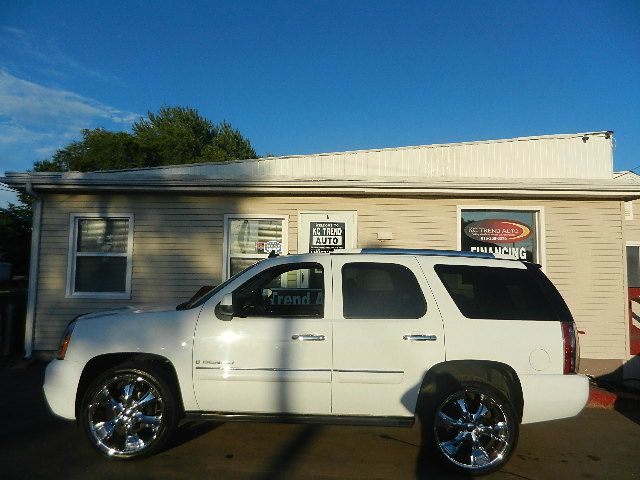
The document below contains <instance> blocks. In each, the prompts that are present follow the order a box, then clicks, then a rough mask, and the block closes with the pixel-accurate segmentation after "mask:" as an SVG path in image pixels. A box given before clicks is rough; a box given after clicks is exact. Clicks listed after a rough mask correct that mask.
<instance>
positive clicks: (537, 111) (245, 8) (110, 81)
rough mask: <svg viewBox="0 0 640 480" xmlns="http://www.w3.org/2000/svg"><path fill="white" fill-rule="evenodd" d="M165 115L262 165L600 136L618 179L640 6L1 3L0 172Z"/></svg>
mask: <svg viewBox="0 0 640 480" xmlns="http://www.w3.org/2000/svg"><path fill="white" fill-rule="evenodd" d="M163 105H170V106H189V107H192V108H196V109H197V110H198V111H199V112H200V114H201V115H203V116H205V117H207V118H209V119H210V120H212V121H214V122H220V121H223V120H225V121H228V122H230V123H231V124H232V125H233V126H234V127H236V128H238V129H239V130H240V131H241V132H242V133H243V134H244V135H245V136H246V137H248V138H249V139H250V140H251V142H252V144H253V146H254V148H255V149H256V151H257V152H258V154H259V155H265V154H273V155H289V154H307V153H319V152H332V151H344V150H356V149H370V148H383V147H398V146H407V145H425V144H433V143H450V142H460V141H474V140H489V139H500V138H512V137H519V136H534V135H546V134H558V133H577V132H591V131H603V130H613V131H614V132H615V134H614V139H615V142H616V147H615V150H614V168H615V169H616V170H626V169H631V168H634V167H638V166H640V135H639V134H638V133H637V132H640V1H635V0H632V1H618V2H608V1H598V2H594V1H580V2H571V1H566V2H557V1H548V2H547V1H541V2H524V1H485V2H481V1H451V2H449V1H447V2H442V1H433V2H432V1H416V2H412V1H407V2H396V1H344V0H342V1H336V2H330V1H319V0H318V1H304V0H301V1H289V2H280V1H238V0H235V1H228V2H222V1H189V2H176V1H173V0H172V1H161V0H157V1H154V2H148V1H145V2H143V1H132V0H129V1H126V2H122V1H117V0H110V1H108V2H105V1H104V0H101V1H92V0H85V1H83V2H77V1H72V2H67V1H63V0H57V1H56V2H42V1H38V2H36V1H30V0H0V174H1V173H2V172H4V171H25V170H28V169H30V168H31V167H32V166H33V163H34V161H38V160H43V159H46V158H49V157H50V156H51V155H52V154H53V153H54V152H55V151H56V150H57V149H58V148H61V147H63V146H64V145H66V144H68V143H69V142H71V141H73V140H77V139H79V138H80V131H81V129H83V128H96V127H103V128H106V129H109V130H125V131H127V130H129V129H130V127H131V124H132V122H134V121H135V120H136V119H138V118H140V117H141V116H144V115H145V114H146V113H147V112H149V111H152V112H155V111H157V110H158V109H159V108H160V107H161V106H163ZM639 171H640V169H639ZM3 188H4V187H1V186H0V205H3V204H4V203H5V202H6V201H7V200H11V199H12V197H11V194H9V193H8V192H6V191H5V190H3Z"/></svg>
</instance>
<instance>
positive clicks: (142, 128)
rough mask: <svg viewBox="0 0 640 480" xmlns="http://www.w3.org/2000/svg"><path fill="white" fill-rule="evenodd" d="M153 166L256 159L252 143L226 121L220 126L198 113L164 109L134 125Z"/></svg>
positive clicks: (134, 130) (180, 108) (169, 108)
mask: <svg viewBox="0 0 640 480" xmlns="http://www.w3.org/2000/svg"><path fill="white" fill-rule="evenodd" d="M133 135H134V137H135V138H136V140H137V141H138V143H139V144H140V146H141V147H142V148H143V149H144V151H145V154H146V155H147V164H149V165H180V164H183V163H194V162H221V161H225V160H237V159H246V158H255V157H256V152H255V150H254V149H253V147H252V146H251V142H250V141H249V140H248V139H246V138H245V137H243V136H242V134H241V133H240V132H239V131H238V130H236V129H235V128H233V127H232V126H231V125H229V124H228V123H226V122H222V123H220V125H216V124H214V123H212V122H210V121H209V120H207V119H206V118H204V117H202V116H200V114H199V113H198V111H197V110H195V109H193V108H184V107H162V108H161V109H160V111H159V112H158V113H157V114H155V113H151V112H149V113H148V114H147V118H146V119H142V118H141V119H140V120H138V121H137V122H136V123H134V124H133Z"/></svg>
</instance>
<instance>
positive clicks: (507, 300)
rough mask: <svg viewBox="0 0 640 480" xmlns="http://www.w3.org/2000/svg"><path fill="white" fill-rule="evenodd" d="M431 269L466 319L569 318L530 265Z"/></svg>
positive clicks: (559, 299)
mask: <svg viewBox="0 0 640 480" xmlns="http://www.w3.org/2000/svg"><path fill="white" fill-rule="evenodd" d="M434 268H435V271H436V273H437V274H438V276H439V277H440V280H442V283H443V284H444V286H445V288H446V289H447V291H448V292H449V295H451V298H452V299H453V301H454V302H455V304H456V305H457V307H458V309H459V310H460V312H461V313H462V314H463V315H464V316H465V317H467V318H483V319H494V320H560V319H561V317H564V318H565V319H567V320H568V319H570V318H571V314H570V313H569V310H568V308H567V307H566V304H565V303H564V300H562V297H561V296H560V294H559V293H558V292H557V290H556V289H555V287H554V286H553V284H552V283H551V282H550V281H549V280H548V279H547V278H546V277H545V276H544V274H543V273H542V272H541V271H539V270H538V269H537V267H535V266H533V265H531V266H529V267H528V268H497V267H480V266H469V265H436V266H435V267H434ZM534 269H536V270H534Z"/></svg>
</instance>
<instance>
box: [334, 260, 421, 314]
mask: <svg viewBox="0 0 640 480" xmlns="http://www.w3.org/2000/svg"><path fill="white" fill-rule="evenodd" d="M342 299H343V314H344V318H420V317H422V316H423V315H424V314H425V312H426V310H427V304H426V302H425V299H424V295H423V293H422V290H421V289H420V285H418V280H417V279H416V277H415V275H414V274H413V272H412V271H411V270H409V269H408V268H407V267H404V266H402V265H397V264H393V263H349V264H346V265H344V266H343V267H342Z"/></svg>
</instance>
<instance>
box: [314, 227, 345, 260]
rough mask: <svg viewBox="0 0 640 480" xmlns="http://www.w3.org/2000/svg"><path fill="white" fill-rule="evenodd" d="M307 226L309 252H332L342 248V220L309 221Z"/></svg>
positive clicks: (343, 244) (343, 228)
mask: <svg viewBox="0 0 640 480" xmlns="http://www.w3.org/2000/svg"><path fill="white" fill-rule="evenodd" d="M309 228H310V230H309V252H311V253H318V252H332V251H333V250H338V249H343V248H344V246H345V243H344V230H345V223H344V222H310V223H309Z"/></svg>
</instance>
